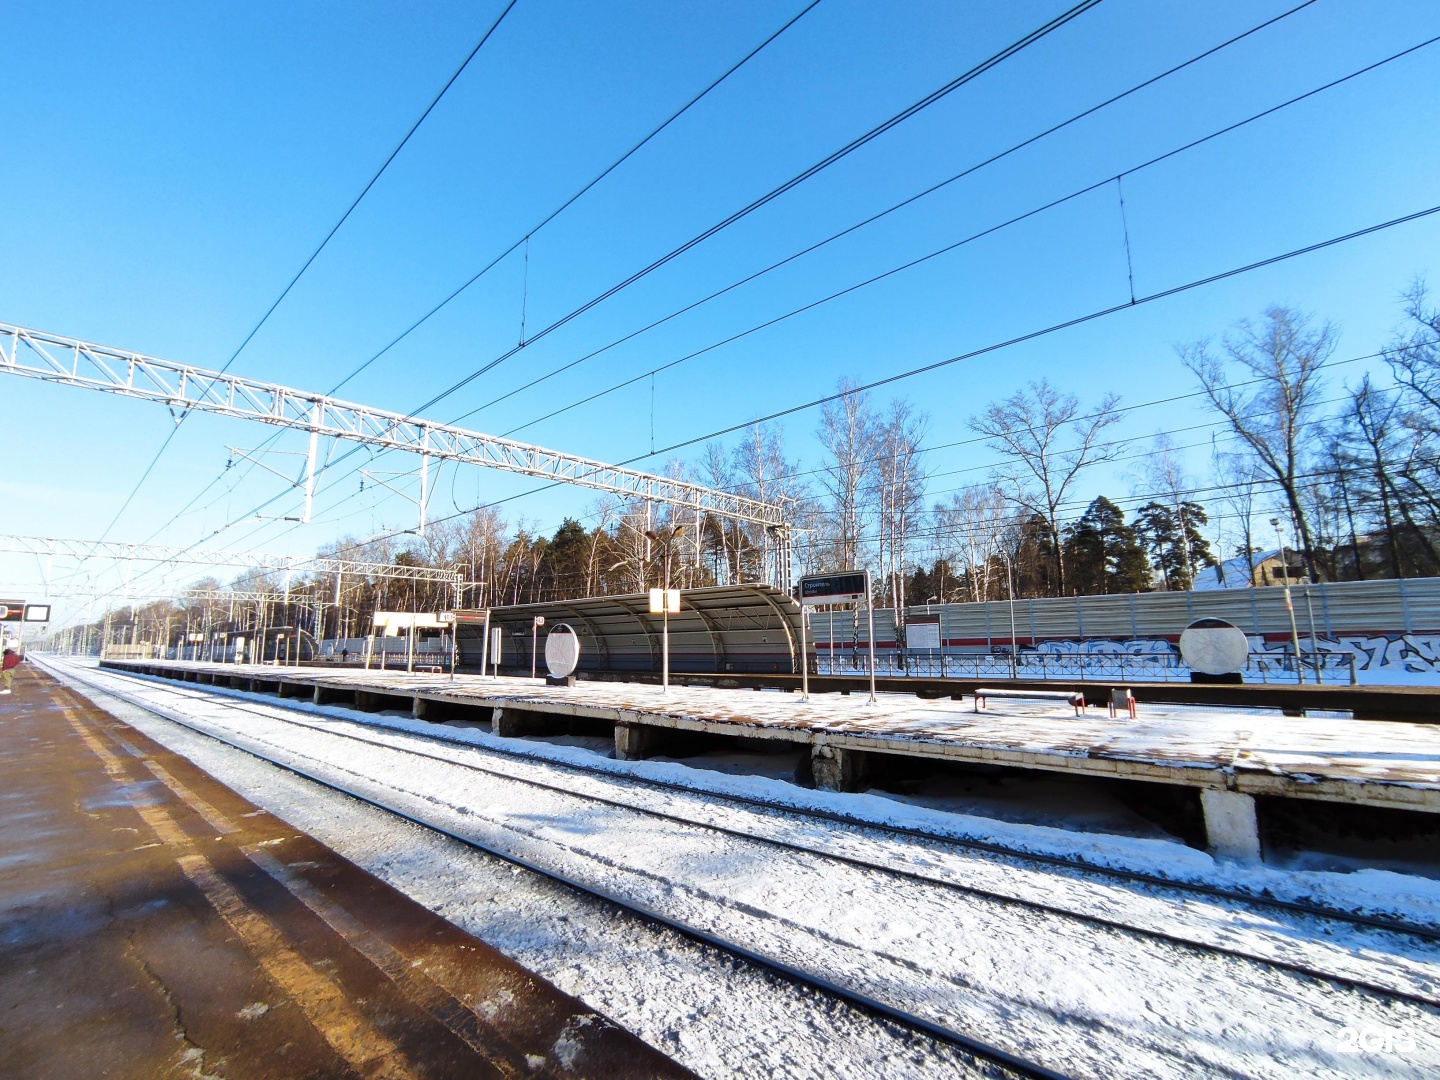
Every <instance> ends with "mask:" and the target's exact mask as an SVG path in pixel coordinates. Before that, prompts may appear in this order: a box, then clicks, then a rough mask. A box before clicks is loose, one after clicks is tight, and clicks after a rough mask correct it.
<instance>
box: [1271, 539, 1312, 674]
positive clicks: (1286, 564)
mask: <svg viewBox="0 0 1440 1080" xmlns="http://www.w3.org/2000/svg"><path fill="white" fill-rule="evenodd" d="M1270 524H1271V525H1272V526H1274V528H1275V539H1276V540H1277V541H1278V542H1279V544H1280V566H1281V569H1282V570H1283V572H1284V574H1285V610H1286V611H1287V612H1288V613H1289V615H1290V641H1291V643H1292V644H1293V645H1294V646H1295V681H1296V682H1300V683H1303V682H1304V681H1305V667H1304V665H1303V664H1302V663H1301V661H1300V628H1299V627H1298V626H1296V625H1295V604H1294V602H1293V601H1292V600H1291V599H1290V557H1289V555H1288V554H1287V553H1286V551H1285V538H1284V537H1283V536H1281V535H1280V519H1279V518H1278V517H1274V518H1271V519H1270Z"/></svg>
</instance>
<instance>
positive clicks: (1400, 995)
mask: <svg viewBox="0 0 1440 1080" xmlns="http://www.w3.org/2000/svg"><path fill="white" fill-rule="evenodd" d="M132 677H134V676H132ZM141 678H149V677H145V676H141ZM155 682H156V684H157V685H160V686H162V687H163V688H164V689H165V690H167V691H169V692H172V693H177V694H179V695H181V696H183V697H190V698H194V699H199V700H204V701H207V702H210V703H215V704H220V705H222V706H224V707H226V708H229V709H232V710H235V711H237V712H248V713H251V714H253V715H259V716H265V717H266V718H268V719H271V720H280V721H281V722H283V723H288V724H292V725H294V726H297V727H303V728H305V729H307V730H309V731H315V732H318V733H320V734H324V735H330V736H334V737H336V738H345V739H349V740H351V741H354V742H359V743H364V744H366V745H370V746H375V747H378V748H381V749H385V750H391V751H396V752H400V753H406V754H411V755H413V756H415V757H421V758H425V759H427V760H432V761H437V762H440V763H442V764H446V765H451V766H454V767H458V768H463V769H468V770H471V771H474V772H480V773H485V774H487V775H490V776H495V777H499V778H501V779H504V780H507V781H510V782H513V783H520V784H525V785H528V786H531V787H535V788H540V789H544V790H548V791H554V792H557V793H560V794H562V795H565V796H567V797H570V798H578V799H582V800H586V801H591V802H596V803H600V804H602V805H607V806H613V807H616V808H619V809H623V810H627V811H629V812H632V813H640V814H646V815H649V816H652V817H655V818H658V819H661V820H668V821H673V822H676V823H678V824H681V825H685V826H687V827H691V828H699V829H705V830H709V831H712V832H715V833H719V834H722V835H729V836H734V837H737V838H740V839H744V840H748V841H750V842H753V843H760V844H768V845H770V846H772V847H777V848H782V849H786V850H790V851H797V852H801V853H804V854H808V855H812V856H815V855H819V856H820V857H822V858H825V859H831V860H834V861H836V862H839V863H843V864H846V865H850V866H854V867H856V868H859V869H863V870H866V871H870V872H875V873H880V874H886V875H889V876H892V877H898V878H902V879H906V880H912V881H916V882H920V883H922V884H925V885H927V886H934V887H939V888H942V889H946V890H949V891H954V892H960V893H966V894H969V895H973V896H980V897H983V898H985V899H988V900H992V901H995V902H998V903H1003V904H1010V905H1014V906H1021V907H1026V908H1030V909H1032V910H1036V911H1043V912H1045V913H1047V914H1050V915H1056V916H1059V917H1062V918H1068V919H1072V920H1076V921H1081V922H1087V923H1090V924H1092V925H1096V926H1100V927H1103V928H1105V929H1107V930H1110V931H1114V932H1117V933H1128V934H1134V935H1136V936H1141V937H1148V938H1152V939H1155V940H1158V941H1164V942H1166V943H1168V944H1172V945H1176V946H1179V947H1182V948H1185V949H1187V950H1190V951H1192V952H1196V953H1214V954H1221V955H1225V956H1230V957H1232V958H1234V959H1238V960H1240V961H1242V962H1247V963H1255V964H1261V965H1265V966H1268V967H1272V968H1277V969H1280V970H1285V971H1290V972H1293V973H1295V974H1299V975H1304V976H1306V977H1308V978H1313V979H1317V980H1321V981H1325V982H1330V983H1334V984H1339V985H1344V986H1349V987H1352V988H1353V989H1356V990H1361V991H1365V992H1368V993H1371V994H1375V995H1378V996H1381V997H1384V998H1389V999H1396V1000H1403V1001H1409V1002H1411V1003H1412V1004H1417V1005H1421V1006H1425V1007H1430V1008H1440V997H1434V996H1426V995H1424V994H1415V993H1411V992H1409V991H1405V990H1398V989H1396V988H1394V987H1390V986H1385V985H1382V984H1379V983H1374V982H1369V981H1367V980H1364V979H1361V978H1357V977H1355V976H1350V975H1344V974H1339V973H1336V972H1332V971H1324V970H1321V969H1319V968H1316V967H1313V966H1310V965H1307V964H1304V963H1301V962H1297V961H1288V960H1284V959H1280V958H1277V957H1270V956H1261V955H1257V954H1255V953H1253V952H1248V951H1246V950H1244V949H1239V948H1234V947H1230V946H1226V945H1223V944H1216V943H1208V942H1202V941H1196V940H1195V939H1194V938H1190V937H1185V936H1183V935H1179V934H1174V933H1170V932H1167V931H1163V930H1156V929H1153V928H1150V927H1144V926H1136V925H1134V924H1133V923H1130V922H1126V921H1123V920H1121V919H1115V918H1109V917H1107V916H1103V915H1097V914H1094V913H1092V912H1085V911H1077V910H1075V909H1074V908H1071V907H1066V906H1063V905H1059V904H1053V903H1047V902H1045V901H1041V900H1035V899H1031V898H1027V897H1020V896H1015V895H1013V894H1011V893H1004V892H999V891H996V890H993V889H988V888H984V887H982V886H977V885H969V884H964V883H961V882H956V881H949V880H946V879H944V878H939V877H935V876H932V875H930V874H926V873H922V872H920V871H916V870H909V869H905V868H901V867H893V866H887V865H885V864H883V863H878V862H873V861H871V860H868V859H863V858H859V857H857V856H850V855H844V854H838V853H834V852H828V851H826V852H816V851H814V850H812V849H810V848H807V847H805V846H803V845H800V844H796V843H792V842H789V841H785V840H780V839H776V838H774V837H769V836H762V835H758V834H756V833H753V832H748V831H746V830H743V829H736V828H731V827H728V826H725V825H720V824H716V823H714V822H709V821H697V820H696V819H695V818H691V817H685V816H682V815H679V814H673V813H667V812H666V811H663V810H656V809H652V808H649V807H644V806H637V805H635V804H634V803H630V802H625V801H624V800H620V799H613V798H607V797H606V796H603V795H596V794H591V793H578V792H576V791H574V790H573V789H571V788H566V787H563V786H561V785H558V784H552V783H547V782H545V781H543V780H537V779H534V778H531V777H520V776H515V775H513V774H511V773H506V772H503V771H501V770H498V769H494V768H490V767H487V766H485V765H483V764H480V763H478V762H475V761H456V760H454V759H453V758H449V757H444V756H441V755H439V754H435V753H431V752H428V751H425V750H423V749H419V748H416V747H407V746H398V745H396V744H395V743H393V742H387V741H383V740H380V739H376V738H372V737H369V736H367V735H364V734H359V733H355V732H343V731H336V730H334V729H330V728H324V727H321V726H320V725H318V724H314V723H309V722H306V721H304V720H300V719H292V718H289V717H280V716H275V715H274V710H275V709H279V710H281V711H285V712H297V713H298V712H300V710H297V709H294V708H293V707H292V706H289V705H285V704H279V705H272V704H271V703H269V702H265V703H263V707H262V708H255V707H246V705H241V704H237V703H235V702H234V701H233V700H227V698H229V697H230V695H231V694H237V695H238V694H242V693H245V692H243V691H229V692H226V693H215V692H213V691H211V692H209V693H207V692H206V691H203V690H194V689H191V688H190V687H188V686H185V685H184V684H180V685H179V686H176V684H175V683H174V682H173V681H172V680H161V679H156V680H155ZM92 685H95V684H92ZM242 700H243V699H242ZM280 700H281V701H284V699H280ZM257 704H259V703H257ZM390 733H392V734H394V735H396V736H399V737H404V738H409V739H421V740H424V741H427V742H436V743H444V744H446V745H449V746H455V747H457V748H463V749H467V750H471V751H479V752H483V753H489V752H495V753H497V754H500V755H505V756H512V757H517V758H523V759H524V760H526V761H527V762H528V763H532V764H544V765H545V766H558V767H559V769H561V770H563V771H568V772H574V773H580V774H582V775H588V776H592V777H593V776H604V777H605V778H606V779H607V780H608V781H609V782H612V783H617V784H618V785H621V786H624V785H631V786H635V787H656V788H661V789H664V790H667V791H677V792H682V793H684V794H687V795H691V796H694V795H696V794H697V792H696V790H695V789H693V788H687V787H684V786H683V785H679V784H674V783H668V782H664V781H654V780H651V779H650V778H646V777H634V776H630V775H617V774H614V773H607V772H601V771H600V770H594V769H586V768H584V767H583V766H578V765H574V764H572V763H569V762H555V761H551V760H550V759H548V758H538V757H537V756H534V755H518V754H510V753H508V752H507V751H506V750H504V749H502V748H497V747H490V746H485V747H477V746H475V745H474V744H473V743H468V742H464V741H461V740H456V739H450V738H446V737H445V736H444V735H441V734H439V733H434V734H431V733H419V732H412V731H406V730H401V729H390ZM698 794H703V795H705V796H706V797H717V794H718V793H714V792H709V791H705V792H699V793H698ZM718 797H719V798H721V799H725V800H726V801H731V802H737V803H744V804H749V805H752V806H757V807H758V808H760V809H761V810H762V811H763V812H765V813H766V814H768V815H770V816H777V815H778V808H777V807H775V806H774V805H773V804H768V803H764V802H763V801H761V800H753V799H748V798H745V797H735V798H731V797H729V796H726V795H724V794H718ZM798 813H800V814H802V815H805V816H816V815H810V814H809V813H808V811H805V810H798ZM847 824H852V825H858V824H860V823H858V822H847ZM920 835H924V836H927V838H929V839H932V840H941V839H943V838H941V837H937V836H934V835H933V834H923V833H922V834H920ZM946 842H951V843H953V841H946ZM957 846H959V845H957ZM1022 857H1023V856H1022ZM1067 865H1068V864H1067ZM1206 893H1207V895H1210V896H1211V897H1212V898H1224V899H1232V900H1233V899H1240V897H1238V896H1237V895H1236V894H1232V893H1228V892H1223V891H1216V892H1211V891H1210V890H1206ZM1242 902H1244V903H1246V904H1248V905H1250V906H1255V905H1256V901H1255V900H1254V899H1253V898H1248V897H1246V898H1244V899H1243V901H1242ZM1262 903H1265V905H1266V906H1275V905H1273V904H1270V903H1268V902H1264V901H1262ZM1304 913H1305V914H1307V915H1309V916H1310V917H1312V918H1322V919H1327V920H1330V921H1346V922H1356V923H1358V924H1359V925H1364V926H1366V928H1368V929H1381V930H1384V931H1386V932H1390V933H1396V934H1398V935H1401V936H1410V937H1423V938H1427V939H1432V940H1433V939H1435V938H1440V933H1430V934H1418V933H1416V932H1415V929H1414V928H1411V927H1409V926H1408V925H1404V926H1403V928H1402V925H1403V924H1389V925H1377V924H1376V922H1375V921H1374V920H1369V919H1346V918H1344V917H1343V915H1340V914H1337V913H1330V912H1324V913H1323V914H1322V913H1320V912H1310V911H1305V912H1304Z"/></svg>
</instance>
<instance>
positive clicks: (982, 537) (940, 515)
mask: <svg viewBox="0 0 1440 1080" xmlns="http://www.w3.org/2000/svg"><path fill="white" fill-rule="evenodd" d="M1014 521H1015V515H1014V513H1013V511H1012V509H1011V505H1010V502H1009V500H1008V499H1006V498H1005V494H1004V492H1002V491H1001V490H1000V489H999V488H998V487H996V486H995V485H994V484H977V485H973V486H971V487H967V488H962V489H961V490H960V491H956V492H953V493H952V494H951V496H950V498H949V500H948V501H947V502H944V503H936V504H935V523H936V530H935V531H936V536H937V541H938V547H939V552H940V557H941V558H943V559H945V560H947V561H948V562H950V563H951V565H953V566H954V567H955V568H956V569H957V570H958V571H959V573H960V574H962V575H963V576H964V578H965V583H966V585H967V586H968V588H969V592H970V598H971V599H972V600H976V601H979V600H989V599H990V598H991V593H992V588H991V586H992V583H993V584H996V585H997V586H998V582H995V581H994V579H995V577H996V575H997V573H998V572H999V570H1000V569H1001V568H1000V567H997V565H996V560H997V559H999V558H1001V557H1002V551H1003V550H1004V549H1003V547H1002V545H1003V543H1004V541H1005V538H1006V536H1007V534H1008V533H1010V532H1012V531H1013V529H1014ZM1005 557H1008V555H1006V556H1005ZM993 591H994V593H995V595H997V596H998V595H999V589H998V587H997V588H996V589H994V590H993Z"/></svg>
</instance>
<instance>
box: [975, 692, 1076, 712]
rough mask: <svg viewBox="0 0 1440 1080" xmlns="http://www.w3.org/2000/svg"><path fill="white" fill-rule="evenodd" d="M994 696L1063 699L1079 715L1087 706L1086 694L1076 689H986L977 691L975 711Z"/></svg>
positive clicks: (983, 706)
mask: <svg viewBox="0 0 1440 1080" xmlns="http://www.w3.org/2000/svg"><path fill="white" fill-rule="evenodd" d="M992 697H1000V698H1040V699H1042V700H1051V701H1063V702H1065V703H1066V704H1067V705H1072V706H1074V708H1075V715H1076V716H1079V715H1080V713H1081V711H1082V710H1083V709H1084V708H1085V695H1084V694H1081V693H1078V692H1076V691H1074V690H985V689H980V690H976V691H975V711H976V712H977V713H978V712H979V711H980V710H981V709H983V708H985V699H986V698H992Z"/></svg>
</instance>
